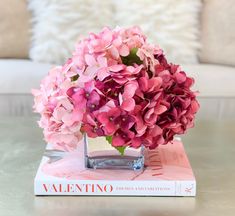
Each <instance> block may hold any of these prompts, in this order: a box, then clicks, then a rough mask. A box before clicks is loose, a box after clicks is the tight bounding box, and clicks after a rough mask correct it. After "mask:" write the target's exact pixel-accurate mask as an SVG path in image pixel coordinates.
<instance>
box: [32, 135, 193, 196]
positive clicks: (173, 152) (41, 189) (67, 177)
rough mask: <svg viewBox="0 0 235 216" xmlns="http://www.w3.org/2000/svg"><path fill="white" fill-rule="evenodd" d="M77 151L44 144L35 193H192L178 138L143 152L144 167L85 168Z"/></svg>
mask: <svg viewBox="0 0 235 216" xmlns="http://www.w3.org/2000/svg"><path fill="white" fill-rule="evenodd" d="M83 152H84V151H83V144H82V143H81V144H80V145H79V147H78V149H77V150H76V151H73V152H63V151H59V150H53V149H52V148H51V147H50V145H47V149H46V152H45V154H44V156H43V158H42V161H41V164H40V166H39V169H38V172H37V174H36V177H35V180H34V193H35V195H89V196H90V195H96V196H100V195H101V196H107V195H108V196H195V194H196V180H195V177H194V174H193V171H192V168H191V166H190V163H189V161H188V158H187V155H186V153H185V151H184V146H183V144H182V142H181V141H180V139H178V140H174V141H173V142H172V143H170V144H167V145H161V146H159V147H158V148H157V149H155V150H151V151H148V150H146V151H145V165H146V167H145V169H144V170H143V171H141V172H139V171H138V172H137V171H133V170H105V169H97V170H94V169H87V168H85V163H84V162H85V160H84V153H83Z"/></svg>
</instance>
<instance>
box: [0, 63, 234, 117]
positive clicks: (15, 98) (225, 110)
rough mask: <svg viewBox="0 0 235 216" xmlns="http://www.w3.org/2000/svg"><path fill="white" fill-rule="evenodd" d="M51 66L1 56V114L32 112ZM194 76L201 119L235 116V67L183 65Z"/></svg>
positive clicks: (16, 114)
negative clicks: (36, 90) (34, 92)
mask: <svg viewBox="0 0 235 216" xmlns="http://www.w3.org/2000/svg"><path fill="white" fill-rule="evenodd" d="M51 67H52V65H50V64H42V63H37V62H32V61H30V60H16V59H0V74H1V75H2V76H1V79H0V87H1V88H0V116H6V115H11V116H22V115H33V112H32V104H33V97H32V95H31V89H32V88H38V87H39V83H40V80H41V79H42V78H43V77H44V76H45V75H46V74H47V72H48V70H49V69H50V68H51ZM182 68H183V69H184V70H185V71H186V72H187V73H188V74H189V75H190V76H192V77H194V78H195V81H196V82H195V86H194V89H195V90H198V91H199V92H200V93H199V100H200V103H201V109H200V112H199V114H198V118H199V119H216V118H217V119H218V118H224V119H235V84H234V81H235V68H234V67H228V66H220V65H215V64H213V65H209V64H196V65H183V66H182Z"/></svg>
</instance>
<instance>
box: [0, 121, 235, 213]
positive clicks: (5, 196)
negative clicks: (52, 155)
mask: <svg viewBox="0 0 235 216" xmlns="http://www.w3.org/2000/svg"><path fill="white" fill-rule="evenodd" d="M183 142H184V144H185V148H186V151H187V153H188V157H189V159H190V162H191V165H192V167H193V170H194V173H195V175H196V179H197V196H196V197H195V198H194V197H78V196H77V197H76V196H70V197H62V196H60V197H35V196H34V195H33V179H34V176H35V174H36V171H37V168H38V165H39V162H40V160H41V157H42V154H43V152H44V148H45V145H44V142H43V140H42V131H41V129H39V128H38V126H37V125H36V118H35V117H27V118H26V117H25V118H23V117H18V118H16V117H14V118H13V117H1V118H0V153H1V154H0V155H1V156H0V215H1V216H34V215H39V216H42V215H53V216H56V215H57V216H62V215H66V216H70V215H76V216H77V215H79V216H80V215H81V216H83V215H84V216H87V215H100V216H106V215H107V216H109V215H112V216H116V215H117V216H119V215H124V216H129V215H137V216H138V215H139V216H141V215H143V216H157V215H167V216H171V215H172V216H173V215H174V216H178V215H179V216H184V215H200V216H203V215H207V216H210V215H211V216H215V215H219V216H220V215H221V216H234V215H235V122H222V121H220V122H219V121H217V122H216V121H214V122H208V121H205V122H203V121H200V122H198V123H197V125H196V127H195V128H194V129H192V130H191V131H190V132H189V133H188V134H187V135H185V136H184V137H183Z"/></svg>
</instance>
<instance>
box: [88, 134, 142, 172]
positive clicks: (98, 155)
mask: <svg viewBox="0 0 235 216" xmlns="http://www.w3.org/2000/svg"><path fill="white" fill-rule="evenodd" d="M84 145H85V146H84V154H85V166H86V168H89V169H126V170H134V171H142V170H143V169H144V147H141V148H138V149H134V148H129V147H127V148H126V149H125V151H124V154H123V155H122V154H121V153H120V152H119V151H118V150H117V149H116V148H114V147H113V146H112V145H111V144H109V143H108V141H107V140H106V139H105V137H97V138H88V137H87V135H86V134H85V135H84Z"/></svg>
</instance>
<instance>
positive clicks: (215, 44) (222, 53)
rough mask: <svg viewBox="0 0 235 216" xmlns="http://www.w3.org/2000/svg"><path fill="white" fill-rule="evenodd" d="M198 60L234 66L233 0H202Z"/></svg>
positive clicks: (234, 14) (234, 25)
mask: <svg viewBox="0 0 235 216" xmlns="http://www.w3.org/2000/svg"><path fill="white" fill-rule="evenodd" d="M200 60H201V61H202V62H205V63H218V64H225V65H233V66H235V1H234V0H226V1H221V0H204V5H203V12H202V50H201V54H200Z"/></svg>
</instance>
